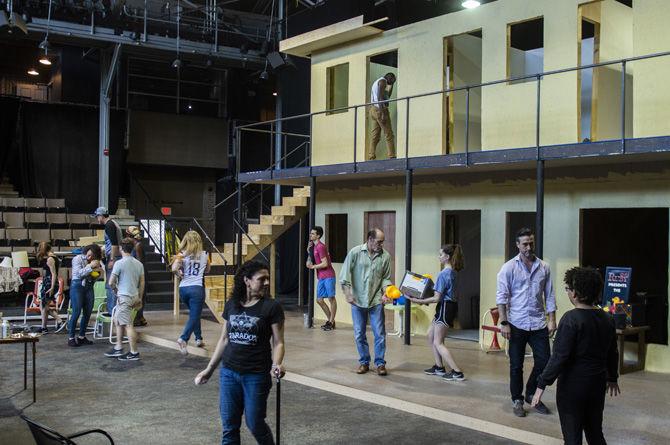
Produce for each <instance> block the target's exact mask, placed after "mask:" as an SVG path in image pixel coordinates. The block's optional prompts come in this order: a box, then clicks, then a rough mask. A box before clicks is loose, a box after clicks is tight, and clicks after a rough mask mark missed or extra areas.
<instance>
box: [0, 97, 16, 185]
mask: <svg viewBox="0 0 670 445" xmlns="http://www.w3.org/2000/svg"><path fill="white" fill-rule="evenodd" d="M20 103H21V101H20V100H19V99H18V98H13V97H0V177H2V176H3V174H5V173H7V172H8V170H9V169H8V163H9V156H10V153H11V151H12V150H11V147H12V143H13V141H14V134H15V132H16V119H17V117H18V116H19V105H20Z"/></svg>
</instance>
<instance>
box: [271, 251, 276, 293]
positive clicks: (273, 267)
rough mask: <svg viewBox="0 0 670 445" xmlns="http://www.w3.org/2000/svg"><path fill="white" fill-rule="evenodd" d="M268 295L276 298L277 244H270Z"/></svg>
mask: <svg viewBox="0 0 670 445" xmlns="http://www.w3.org/2000/svg"><path fill="white" fill-rule="evenodd" d="M270 295H272V296H273V297H275V298H277V244H276V243H275V242H274V241H273V242H272V244H270Z"/></svg>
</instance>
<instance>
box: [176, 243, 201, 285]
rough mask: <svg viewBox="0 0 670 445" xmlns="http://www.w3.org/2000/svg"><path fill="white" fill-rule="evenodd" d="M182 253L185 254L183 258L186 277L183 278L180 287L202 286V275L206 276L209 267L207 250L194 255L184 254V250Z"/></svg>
mask: <svg viewBox="0 0 670 445" xmlns="http://www.w3.org/2000/svg"><path fill="white" fill-rule="evenodd" d="M182 255H184V259H183V260H182V266H183V268H184V277H183V278H182V279H181V283H179V287H185V286H202V277H204V276H205V269H206V268H207V252H205V251H202V252H200V254H199V255H195V256H193V257H191V256H188V255H186V254H184V252H182Z"/></svg>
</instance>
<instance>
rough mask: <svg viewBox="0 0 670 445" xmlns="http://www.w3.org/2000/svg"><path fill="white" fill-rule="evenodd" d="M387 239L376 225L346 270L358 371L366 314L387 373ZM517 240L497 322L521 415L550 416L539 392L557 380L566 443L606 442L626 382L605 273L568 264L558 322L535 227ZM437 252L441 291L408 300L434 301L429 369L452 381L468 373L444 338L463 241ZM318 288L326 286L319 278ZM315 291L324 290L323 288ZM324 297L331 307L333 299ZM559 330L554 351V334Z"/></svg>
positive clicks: (364, 354) (366, 366) (379, 363)
mask: <svg viewBox="0 0 670 445" xmlns="http://www.w3.org/2000/svg"><path fill="white" fill-rule="evenodd" d="M322 236H323V229H322V228H320V227H315V228H314V229H313V230H312V232H311V235H310V241H311V242H312V244H313V245H314V246H319V251H320V252H322V253H320V255H319V256H320V257H322V258H327V259H328V264H327V265H324V266H321V267H323V268H327V267H331V268H332V266H331V264H330V256H329V255H328V251H327V249H326V247H325V245H323V243H321V241H320V238H321V237H322ZM384 241H385V237H384V232H383V231H382V230H380V229H378V228H375V229H372V230H370V231H369V232H368V234H367V239H366V242H365V243H364V244H362V245H359V246H356V247H354V248H353V249H351V250H350V251H349V253H348V255H347V257H346V258H345V260H344V263H343V264H342V269H341V272H340V276H339V281H340V283H341V285H342V291H343V293H344V296H345V299H346V301H347V302H348V303H349V304H350V305H351V311H352V312H351V313H352V321H353V327H354V340H355V343H356V348H357V350H358V354H359V366H358V368H357V369H356V372H357V373H358V374H365V373H367V372H368V371H369V370H370V362H371V357H370V351H369V345H368V342H367V338H366V327H367V323H368V319H369V321H370V325H371V328H372V332H373V335H374V354H375V357H374V364H375V368H376V372H377V374H378V375H380V376H385V375H387V374H388V371H387V369H386V360H385V352H386V332H385V326H384V321H385V320H384V304H386V303H388V302H389V299H388V298H387V297H386V296H385V289H386V288H387V287H388V286H390V285H391V257H390V254H389V253H388V252H387V251H386V250H384V249H383V245H384ZM516 246H517V249H518V255H516V256H515V257H514V258H512V259H511V260H509V261H508V262H506V263H505V264H504V265H503V266H502V268H501V269H500V272H499V273H498V275H497V291H496V304H497V308H498V312H499V329H500V332H501V335H502V336H503V337H504V338H505V339H507V340H508V342H509V360H510V367H509V375H510V394H511V399H512V411H513V413H514V414H515V415H516V416H519V417H525V416H526V414H527V413H526V410H525V408H524V402H525V403H528V404H530V406H531V408H532V409H533V410H535V411H536V412H538V413H540V414H545V415H546V414H550V411H549V409H548V408H547V406H546V405H544V403H542V400H541V399H542V395H543V393H544V390H545V387H546V386H547V385H550V384H552V383H553V382H554V381H555V380H556V379H558V389H557V400H556V403H557V408H558V412H559V417H560V422H561V429H562V431H563V435H564V438H565V441H566V443H569V444H579V443H581V441H582V433H584V434H585V435H586V438H587V441H588V443H590V444H600V443H605V439H604V437H603V434H602V413H603V409H604V400H605V394H606V390H607V391H608V392H609V393H610V395H618V394H619V392H620V390H619V386H618V384H617V379H618V370H617V363H618V351H617V342H616V332H615V328H614V323H613V320H612V319H611V317H610V316H609V315H608V314H606V313H605V312H603V311H602V310H600V308H599V307H598V303H599V301H600V295H601V293H602V288H603V281H602V277H601V275H600V273H599V272H598V271H597V270H595V269H591V268H583V267H575V268H572V269H570V270H568V271H567V272H566V274H565V277H564V283H565V290H566V293H567V295H568V298H569V299H570V302H571V303H572V304H573V305H574V306H575V309H573V310H571V311H568V312H566V314H565V315H564V316H563V318H562V319H561V323H560V325H559V326H558V329H557V326H556V310H557V305H556V295H555V292H554V288H553V284H552V276H551V270H550V267H549V265H548V264H547V263H546V262H544V261H543V260H541V259H540V258H538V257H537V256H536V255H535V251H534V234H533V232H532V231H531V230H530V229H527V228H523V229H521V230H519V231H518V232H517V234H516ZM315 250H316V249H315ZM439 260H440V264H441V267H442V270H441V271H440V273H439V275H438V277H437V280H436V282H435V287H434V294H433V296H432V297H429V298H426V299H417V298H412V297H406V298H408V299H409V300H411V301H412V302H413V303H416V304H433V303H435V304H436V312H435V316H434V318H433V322H432V324H431V326H430V328H429V330H428V336H427V337H428V343H429V344H430V346H431V349H432V352H433V356H434V359H435V364H434V365H433V366H432V367H430V368H428V369H426V370H425V371H424V372H425V373H426V374H429V375H438V376H442V378H444V379H445V380H450V381H453V380H456V381H460V380H464V378H465V375H464V373H463V371H462V370H461V369H460V367H459V366H458V364H457V363H456V361H455V359H454V357H453V355H452V354H451V352H450V351H449V349H448V348H447V347H446V345H445V344H444V340H445V337H446V334H447V330H448V329H449V328H453V327H454V324H453V322H454V319H455V317H456V312H457V298H456V294H455V288H456V280H457V276H458V272H459V271H460V270H461V269H463V267H464V258H463V252H462V249H461V247H460V246H459V245H456V244H450V245H445V246H442V248H441V249H440V250H439ZM316 262H317V261H311V264H310V261H308V264H307V265H308V267H310V268H314V266H313V264H314V263H316ZM319 264H320V263H319ZM321 267H320V268H321ZM320 268H319V269H320ZM333 275H334V271H333ZM318 289H321V277H319V288H318ZM331 293H332V294H333V296H332V297H330V296H328V297H327V298H332V300H333V301H334V291H333V292H331ZM324 296H325V295H324ZM317 298H323V297H322V294H321V293H320V291H319V292H317ZM317 301H319V304H320V306H321V307H322V308H324V306H325V304H323V302H322V301H321V300H317ZM326 309H328V308H327V307H326ZM332 312H333V311H330V312H327V311H326V310H324V313H326V317H327V319H328V322H330V323H331V324H332V323H334V316H332ZM554 334H556V339H555V342H554V348H553V353H552V352H551V347H550V339H551V338H553V336H554ZM527 345H529V346H530V348H531V350H532V352H533V361H534V363H533V369H532V371H531V374H530V376H529V377H528V380H527V382H526V385H525V395H524V384H523V362H524V357H525V353H526V346H527Z"/></svg>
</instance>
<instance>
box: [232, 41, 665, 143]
mask: <svg viewBox="0 0 670 445" xmlns="http://www.w3.org/2000/svg"><path fill="white" fill-rule="evenodd" d="M665 56H670V51H663V52H659V53H652V54H646V55H643V56H634V57H628V58H624V59H616V60H610V61H607V62H599V63H592V64H590V65H580V66H575V67H570V68H562V69H558V70H552V71H544V72H542V73H535V74H527V75H524V76H515V77H508V78H505V79H499V80H492V81H489V82H481V83H476V84H468V85H463V86H460V87H454V88H447V89H441V90H437V91H431V92H428V93H420V94H413V95H411V96H403V97H398V98H395V99H385V100H380V101H375V102H366V103H363V104H358V105H349V106H347V107H340V108H331V109H328V110H323V111H315V112H313V113H303V114H296V115H294V116H288V117H282V118H279V119H273V120H268V121H262V122H254V123H250V124H245V125H239V126H237V127H235V129H236V130H237V129H239V130H244V129H245V128H250V127H254V126H257V125H268V124H275V123H277V122H285V121H290V120H294V119H301V118H305V117H310V116H318V115H321V114H326V113H334V112H341V111H347V110H350V109H356V108H361V107H367V106H370V105H377V104H381V103H388V102H401V101H405V100H409V99H415V98H420V97H426V96H434V95H436V94H445V93H452V92H456V91H465V90H472V89H475V88H481V87H486V86H491V85H498V84H501V83H509V82H517V81H519V80H528V79H537V78H538V77H547V76H552V75H554V74H564V73H567V72H571V71H581V70H587V69H590V68H600V67H603V66H609V65H619V64H624V63H627V62H634V61H638V60H645V59H653V58H657V57H665Z"/></svg>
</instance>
